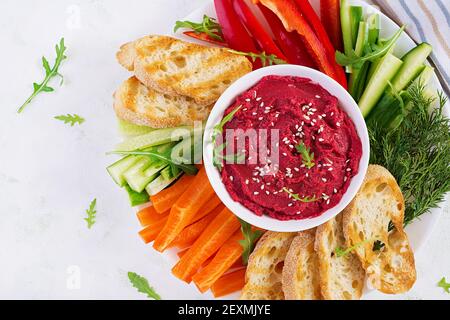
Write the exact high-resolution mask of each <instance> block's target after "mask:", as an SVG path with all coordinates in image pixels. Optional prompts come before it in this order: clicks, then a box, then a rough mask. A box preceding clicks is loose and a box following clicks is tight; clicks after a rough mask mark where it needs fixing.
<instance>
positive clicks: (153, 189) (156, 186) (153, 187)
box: [145, 172, 182, 196]
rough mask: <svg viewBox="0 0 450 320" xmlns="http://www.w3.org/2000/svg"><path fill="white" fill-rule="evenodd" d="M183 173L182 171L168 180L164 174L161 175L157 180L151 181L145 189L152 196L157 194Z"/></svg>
mask: <svg viewBox="0 0 450 320" xmlns="http://www.w3.org/2000/svg"><path fill="white" fill-rule="evenodd" d="M181 175H182V172H179V173H178V174H177V175H176V176H174V177H173V178H171V179H169V180H166V179H164V177H163V176H162V175H159V176H158V177H157V178H156V179H155V180H153V181H152V182H150V183H149V184H148V185H147V186H146V187H145V190H146V191H147V193H148V194H149V195H150V196H154V195H155V194H157V193H159V192H160V191H162V190H164V189H165V188H166V187H168V186H169V185H171V184H172V182H174V181H175V180H177V179H178V177H179V176H181Z"/></svg>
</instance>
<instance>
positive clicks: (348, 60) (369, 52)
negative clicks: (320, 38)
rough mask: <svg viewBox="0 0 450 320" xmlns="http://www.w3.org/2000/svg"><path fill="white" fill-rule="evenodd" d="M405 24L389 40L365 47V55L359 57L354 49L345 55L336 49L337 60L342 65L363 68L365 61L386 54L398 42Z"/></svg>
mask: <svg viewBox="0 0 450 320" xmlns="http://www.w3.org/2000/svg"><path fill="white" fill-rule="evenodd" d="M404 29H405V26H402V27H401V28H400V29H399V30H398V31H397V32H396V33H395V34H394V35H393V36H392V38H390V39H389V40H388V41H386V42H384V43H382V44H381V45H377V44H372V45H371V46H370V47H367V48H365V50H364V51H365V53H366V54H365V55H363V56H361V57H359V56H358V55H356V53H355V52H354V51H352V53H351V54H350V55H345V54H344V53H342V52H340V51H336V62H337V63H338V64H340V65H341V66H352V67H354V68H356V69H359V68H361V66H362V65H363V63H364V62H366V61H373V60H374V59H377V58H380V57H382V56H384V55H385V54H386V53H388V52H389V50H390V49H391V48H392V46H393V45H394V44H395V43H396V42H397V40H398V38H399V37H400V36H401V34H402V32H403V30H404Z"/></svg>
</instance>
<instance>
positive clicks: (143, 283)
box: [128, 272, 161, 300]
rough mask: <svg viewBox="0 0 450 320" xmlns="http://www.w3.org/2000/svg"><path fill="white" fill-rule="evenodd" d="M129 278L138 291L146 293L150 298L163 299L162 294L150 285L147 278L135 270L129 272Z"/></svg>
mask: <svg viewBox="0 0 450 320" xmlns="http://www.w3.org/2000/svg"><path fill="white" fill-rule="evenodd" d="M128 279H129V280H130V282H131V284H132V285H133V287H135V288H136V289H137V291H138V292H140V293H143V294H146V295H147V297H148V298H150V299H154V300H161V296H160V295H159V294H157V293H156V291H155V289H153V288H152V287H150V285H149V283H148V281H147V279H145V278H144V277H143V276H140V275H138V274H137V273H135V272H128Z"/></svg>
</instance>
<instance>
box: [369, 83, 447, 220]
mask: <svg viewBox="0 0 450 320" xmlns="http://www.w3.org/2000/svg"><path fill="white" fill-rule="evenodd" d="M424 89H425V88H424V86H423V85H422V84H420V83H418V84H413V85H412V86H411V87H410V88H409V89H408V92H407V94H408V98H409V100H410V103H411V107H410V108H408V112H407V113H406V115H405V117H404V119H403V121H402V122H401V123H400V125H399V126H398V127H397V128H395V129H394V130H390V131H389V130H386V129H385V128H382V127H381V126H378V125H377V124H376V123H371V124H370V125H369V136H370V146H371V154H370V157H371V159H370V162H371V163H373V164H379V165H382V166H384V167H385V168H387V169H388V170H389V171H390V172H391V173H392V175H393V176H394V177H395V178H396V179H397V182H398V184H399V186H400V188H401V190H402V192H403V195H404V198H405V203H406V207H405V225H407V224H409V223H410V222H411V221H413V220H414V219H416V218H418V217H420V216H421V215H423V214H424V213H426V212H428V211H429V210H430V209H432V208H435V207H437V206H438V205H439V203H440V202H441V201H442V200H443V199H444V196H445V194H446V193H447V192H449V191H450V166H449V163H450V130H449V125H450V122H449V119H448V118H446V117H445V116H444V114H443V108H444V105H445V103H446V98H445V97H444V96H443V95H442V94H439V97H438V98H437V99H436V98H435V97H429V96H427V95H426V93H425V91H424ZM436 100H437V101H436ZM436 102H438V104H439V106H438V107H437V108H434V104H435V103H436Z"/></svg>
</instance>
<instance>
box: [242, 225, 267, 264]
mask: <svg viewBox="0 0 450 320" xmlns="http://www.w3.org/2000/svg"><path fill="white" fill-rule="evenodd" d="M238 219H239V222H240V223H241V231H242V235H243V236H244V240H239V244H240V245H241V246H242V248H243V249H244V251H243V252H242V263H243V264H244V265H247V264H248V258H249V257H250V254H251V253H252V251H253V248H254V247H255V243H256V241H257V240H258V239H259V238H260V237H261V235H262V234H263V231H262V230H254V231H253V230H252V226H251V225H250V224H249V223H247V222H245V221H244V220H242V219H240V218H238Z"/></svg>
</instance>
